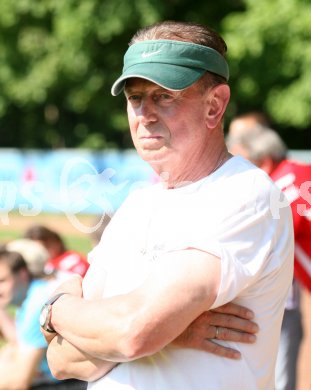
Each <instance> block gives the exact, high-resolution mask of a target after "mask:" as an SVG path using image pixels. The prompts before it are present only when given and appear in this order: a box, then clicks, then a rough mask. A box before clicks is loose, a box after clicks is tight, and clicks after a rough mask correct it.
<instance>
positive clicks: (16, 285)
mask: <svg viewBox="0 0 311 390" xmlns="http://www.w3.org/2000/svg"><path fill="white" fill-rule="evenodd" d="M24 297H25V291H24V283H23V281H22V276H21V271H19V272H17V273H16V274H13V273H12V271H11V269H10V267H9V266H8V265H7V264H6V263H5V262H3V261H0V307H6V306H7V305H9V304H10V303H11V304H20V303H21V301H22V300H23V298H24Z"/></svg>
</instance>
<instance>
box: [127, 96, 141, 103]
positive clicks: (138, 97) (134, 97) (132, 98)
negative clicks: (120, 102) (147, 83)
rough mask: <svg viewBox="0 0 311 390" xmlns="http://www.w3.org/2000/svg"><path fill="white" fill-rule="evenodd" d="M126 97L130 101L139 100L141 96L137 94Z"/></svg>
mask: <svg viewBox="0 0 311 390" xmlns="http://www.w3.org/2000/svg"><path fill="white" fill-rule="evenodd" d="M127 99H128V100H129V101H131V102H137V101H140V100H141V97H140V96H139V95H130V96H128V97H127Z"/></svg>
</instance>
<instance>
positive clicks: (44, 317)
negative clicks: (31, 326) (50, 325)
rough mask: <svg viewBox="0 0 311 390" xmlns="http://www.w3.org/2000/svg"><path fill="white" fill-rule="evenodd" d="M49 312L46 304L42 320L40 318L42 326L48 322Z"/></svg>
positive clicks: (41, 314) (41, 315) (42, 311)
mask: <svg viewBox="0 0 311 390" xmlns="http://www.w3.org/2000/svg"><path fill="white" fill-rule="evenodd" d="M48 314H49V309H48V306H46V305H44V306H43V308H42V310H41V313H40V320H39V321H40V326H42V328H44V325H45V324H46V320H47V316H48Z"/></svg>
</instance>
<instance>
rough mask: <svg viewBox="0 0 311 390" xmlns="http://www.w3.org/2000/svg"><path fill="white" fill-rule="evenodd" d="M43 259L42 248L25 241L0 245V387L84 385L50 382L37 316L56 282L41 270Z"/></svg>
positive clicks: (48, 388)
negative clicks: (0, 337)
mask: <svg viewBox="0 0 311 390" xmlns="http://www.w3.org/2000/svg"><path fill="white" fill-rule="evenodd" d="M48 259H49V254H48V252H47V250H46V249H45V248H44V247H43V246H42V245H41V244H40V243H38V242H35V241H32V240H29V239H18V240H13V241H11V242H9V243H7V244H6V245H3V246H2V247H1V248H0V333H1V335H2V338H3V346H2V347H1V349H0V390H10V389H13V390H28V389H36V390H53V389H57V390H62V389H64V390H66V389H68V390H69V389H77V390H78V389H79V390H80V389H81V390H82V389H85V388H86V384H85V383H84V382H81V381H77V380H68V381H59V380H56V379H55V378H54V377H53V376H52V374H51V372H50V369H49V367H48V365H47V360H46V348H47V345H46V341H45V339H44V337H43V335H42V333H41V330H40V325H39V317H40V310H41V308H42V305H43V303H44V302H45V301H46V300H47V299H48V297H49V296H50V295H51V293H52V291H54V289H55V288H56V286H57V280H56V279H55V278H54V277H53V276H51V275H46V273H45V265H46V263H47V261H48ZM13 307H14V308H15V309H16V314H15V313H14V312H13V310H12V309H13ZM9 308H11V310H8V309H9Z"/></svg>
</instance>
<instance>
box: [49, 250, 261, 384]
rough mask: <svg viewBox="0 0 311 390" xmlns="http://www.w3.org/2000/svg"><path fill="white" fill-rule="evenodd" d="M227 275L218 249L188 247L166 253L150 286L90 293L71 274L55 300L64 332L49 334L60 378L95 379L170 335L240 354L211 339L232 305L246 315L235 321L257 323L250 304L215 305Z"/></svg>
mask: <svg viewBox="0 0 311 390" xmlns="http://www.w3.org/2000/svg"><path fill="white" fill-rule="evenodd" d="M219 281H220V260H219V259H218V258H217V257H215V256H212V255H210V254H207V253H205V252H201V251H197V250H187V251H180V252H175V253H171V254H169V255H166V256H165V258H163V259H162V261H159V263H157V264H156V265H155V269H154V270H153V272H152V273H151V275H150V276H149V277H148V278H147V280H146V281H145V282H144V283H143V285H142V286H140V287H139V288H138V289H136V290H134V291H133V292H131V293H128V294H125V295H119V296H115V297H112V298H101V299H94V300H90V301H86V300H84V299H83V298H82V289H81V280H80V279H78V278H75V279H73V280H72V281H71V282H67V283H66V284H64V285H63V286H62V287H61V288H60V290H61V291H66V292H69V294H68V295H67V294H66V295H63V296H62V297H61V298H59V300H58V301H56V303H55V304H54V306H53V315H52V325H53V326H54V328H55V329H56V331H57V333H58V334H57V335H56V336H53V335H52V336H51V335H50V334H45V336H46V338H47V341H48V342H49V347H48V354H47V356H48V361H49V365H50V368H51V370H52V372H53V374H54V375H55V376H56V377H58V378H59V379H65V378H69V377H76V378H79V379H83V380H88V381H92V380H95V379H98V378H99V377H101V376H103V375H105V374H106V373H107V372H108V371H110V370H111V369H112V368H113V367H114V366H115V365H116V364H118V363H119V362H125V361H131V360H135V359H137V358H140V357H143V356H147V355H152V354H154V353H156V352H157V351H159V350H161V349H162V348H163V347H165V346H166V345H168V344H170V343H174V344H175V345H178V346H182V347H191V348H197V349H203V350H207V351H210V352H212V353H216V354H218V355H221V356H226V357H231V358H238V357H239V355H238V353H237V351H233V350H230V349H226V348H223V347H221V346H219V345H217V344H215V343H214V342H213V341H210V340H207V339H209V338H212V337H215V333H216V328H215V326H214V323H215V324H216V323H218V324H220V325H221V324H222V321H223V323H228V317H226V315H224V314H222V311H226V310H229V312H230V310H231V312H232V313H233V314H238V312H239V313H240V314H241V315H242V318H238V317H236V316H233V319H232V318H231V317H230V318H231V322H232V325H231V328H233V329H234V328H235V326H236V327H237V328H239V326H240V327H242V330H243V327H244V328H245V330H247V331H249V332H250V333H255V332H256V330H257V329H256V325H255V324H253V323H252V322H249V321H247V320H245V319H246V318H249V316H251V313H250V312H249V311H247V310H246V309H244V308H241V307H238V306H235V305H233V306H230V305H229V306H228V307H229V309H228V307H227V309H226V308H223V309H220V310H219V311H213V312H212V313H207V311H208V310H209V308H210V307H211V305H212V304H213V302H214V300H215V298H216V295H217V291H218V286H219ZM243 316H244V318H245V319H243ZM120 318H121V319H122V320H120ZM73 319H74V320H73ZM229 332H230V334H229ZM228 335H229V336H230V337H232V338H231V340H234V339H235V340H237V341H244V342H253V341H254V340H252V334H244V333H242V335H243V336H242V337H241V334H240V333H239V332H235V331H234V330H232V331H226V332H221V333H220V335H219V337H221V338H222V339H226V338H227V337H228ZM227 339H228V338H227ZM60 356H61V357H62V358H61V360H60ZM82 368H83V369H82ZM81 372H83V377H81V374H80V373H81Z"/></svg>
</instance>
